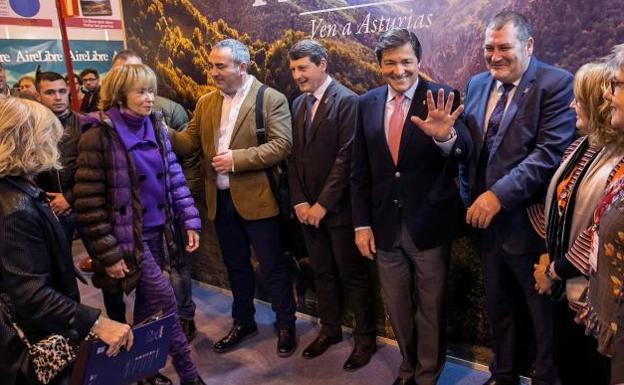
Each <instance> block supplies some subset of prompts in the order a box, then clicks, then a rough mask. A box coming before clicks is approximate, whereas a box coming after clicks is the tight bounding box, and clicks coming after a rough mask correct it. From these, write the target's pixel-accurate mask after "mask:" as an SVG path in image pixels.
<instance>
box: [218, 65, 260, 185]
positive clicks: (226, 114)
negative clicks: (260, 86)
mask: <svg viewBox="0 0 624 385" xmlns="http://www.w3.org/2000/svg"><path fill="white" fill-rule="evenodd" d="M254 79H255V78H254V76H253V75H247V80H246V81H245V83H243V86H242V87H241V88H239V89H238V91H236V94H234V96H229V95H226V94H225V93H223V92H221V96H223V104H221V122H220V125H219V143H218V145H217V154H219V153H221V152H224V151H227V150H229V149H230V141H231V140H232V133H233V132H234V125H235V124H236V119H237V118H238V113H239V112H240V108H241V105H242V104H243V101H244V100H245V98H246V97H247V94H249V89H250V88H251V84H252V83H253V81H254ZM233 168H234V165H232V169H233ZM232 171H234V170H232ZM216 184H217V188H218V189H219V190H225V189H228V188H230V176H229V175H228V174H217V180H216Z"/></svg>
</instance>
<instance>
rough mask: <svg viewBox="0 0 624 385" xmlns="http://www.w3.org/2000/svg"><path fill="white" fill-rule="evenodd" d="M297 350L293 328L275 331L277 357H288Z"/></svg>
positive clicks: (295, 334)
mask: <svg viewBox="0 0 624 385" xmlns="http://www.w3.org/2000/svg"><path fill="white" fill-rule="evenodd" d="M296 348H297V332H296V331H295V328H294V327H289V328H288V327H287V328H280V329H279V330H278V331H277V355H278V356H280V357H289V356H290V355H291V354H293V353H294V352H295V349H296Z"/></svg>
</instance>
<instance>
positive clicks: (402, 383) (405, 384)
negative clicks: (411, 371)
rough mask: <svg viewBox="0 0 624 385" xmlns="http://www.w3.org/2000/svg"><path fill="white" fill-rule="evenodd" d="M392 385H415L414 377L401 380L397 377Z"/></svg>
mask: <svg viewBox="0 0 624 385" xmlns="http://www.w3.org/2000/svg"><path fill="white" fill-rule="evenodd" d="M392 385H416V383H415V382H414V377H411V378H401V377H397V378H396V380H394V382H393V383H392Z"/></svg>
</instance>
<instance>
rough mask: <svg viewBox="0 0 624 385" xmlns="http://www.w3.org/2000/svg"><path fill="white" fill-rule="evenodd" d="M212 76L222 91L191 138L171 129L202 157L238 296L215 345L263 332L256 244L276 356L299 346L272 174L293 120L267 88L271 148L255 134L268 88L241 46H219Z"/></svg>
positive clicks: (211, 209)
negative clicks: (273, 321)
mask: <svg viewBox="0 0 624 385" xmlns="http://www.w3.org/2000/svg"><path fill="white" fill-rule="evenodd" d="M208 61H209V71H210V75H211V76H212V79H213V81H214V84H215V86H216V87H217V88H218V90H217V91H213V92H210V93H208V94H206V95H204V96H202V97H201V98H200V99H199V101H198V102H197V106H196V108H195V114H194V116H193V119H192V120H191V122H190V123H189V126H188V129H187V130H186V131H184V132H174V131H173V130H170V135H171V143H172V144H173V148H174V151H175V152H176V153H177V154H179V155H180V156H186V155H189V154H192V153H194V152H197V151H200V154H201V167H202V169H203V175H204V176H205V179H204V187H205V194H206V206H207V208H208V210H207V212H208V219H210V220H214V222H215V226H216V230H217V237H218V239H219V243H220V245H221V253H222V255H223V260H224V262H225V265H226V267H227V270H228V274H229V278H230V286H231V288H232V294H233V296H234V303H233V305H232V318H233V319H234V323H233V326H232V328H231V330H230V331H229V333H228V334H227V335H226V336H225V337H224V338H222V339H221V340H219V341H217V342H216V343H215V344H214V350H215V351H216V352H218V353H222V352H226V351H228V350H230V349H232V348H233V347H235V346H237V345H238V344H239V343H240V342H241V341H242V340H243V339H245V338H246V337H249V336H251V335H254V334H256V333H257V331H258V328H257V326H256V323H255V321H254V313H255V310H254V305H253V297H254V289H255V284H254V273H253V268H252V265H251V262H250V257H251V255H250V246H253V248H254V250H255V252H256V256H257V258H258V260H259V262H260V268H261V271H262V274H263V275H264V277H265V278H266V280H267V283H268V286H269V294H270V296H271V300H272V304H273V310H274V311H275V313H276V315H277V328H278V343H277V354H278V355H279V356H281V357H287V356H289V355H291V354H292V353H293V352H294V351H295V348H296V345H297V339H296V333H295V301H294V296H293V290H292V284H291V280H290V275H289V272H288V265H287V260H286V258H285V256H284V255H283V253H282V252H281V250H280V244H279V227H278V225H279V220H278V213H279V208H278V204H277V201H276V199H275V197H274V195H273V192H272V190H271V186H270V182H269V178H268V174H267V169H269V170H270V169H271V168H272V167H274V166H275V165H276V164H277V163H278V162H280V161H281V160H283V159H286V158H287V157H288V156H289V155H290V152H291V147H292V139H291V116H290V111H289V109H288V101H287V100H286V97H284V95H282V94H281V93H279V92H277V91H276V90H274V89H271V88H266V92H265V93H264V97H263V103H262V104H263V109H262V115H263V121H264V126H265V130H266V131H265V135H264V143H262V144H259V143H258V135H257V132H256V128H257V127H256V114H255V107H256V96H257V95H258V90H259V89H260V87H261V86H262V83H260V82H259V81H258V80H257V79H255V78H254V77H253V76H252V75H249V74H248V73H247V69H248V67H249V63H250V55H249V51H248V50H247V47H245V45H244V44H242V43H241V42H240V41H237V40H233V39H226V40H223V41H220V42H219V43H217V44H216V45H214V46H213V48H212V50H211V52H210V56H209V58H208Z"/></svg>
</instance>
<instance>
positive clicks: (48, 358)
mask: <svg viewBox="0 0 624 385" xmlns="http://www.w3.org/2000/svg"><path fill="white" fill-rule="evenodd" d="M12 324H13V328H15V331H16V332H17V334H18V335H19V337H20V338H21V340H22V341H24V344H26V347H27V348H28V355H29V357H30V361H31V362H32V365H33V369H34V370H35V374H36V375H37V379H38V380H39V382H41V383H42V384H47V383H49V382H50V381H51V380H52V379H53V378H54V377H56V376H57V375H58V374H59V373H60V372H61V371H62V370H63V369H65V368H66V367H67V365H69V364H71V363H72V362H73V361H74V360H75V359H76V357H77V356H78V351H79V350H80V345H79V344H77V343H74V342H72V341H70V340H69V339H68V338H67V337H64V336H62V335H60V334H52V335H49V336H48V337H46V338H44V339H42V340H40V341H37V342H35V343H34V344H31V343H30V342H28V339H27V338H26V335H24V332H23V331H22V329H21V328H20V327H19V326H17V324H16V323H15V322H12Z"/></svg>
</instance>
